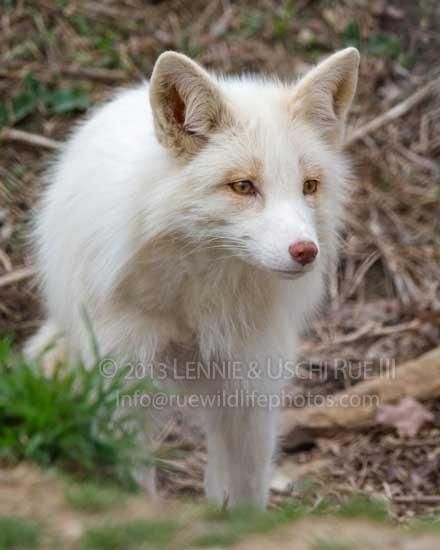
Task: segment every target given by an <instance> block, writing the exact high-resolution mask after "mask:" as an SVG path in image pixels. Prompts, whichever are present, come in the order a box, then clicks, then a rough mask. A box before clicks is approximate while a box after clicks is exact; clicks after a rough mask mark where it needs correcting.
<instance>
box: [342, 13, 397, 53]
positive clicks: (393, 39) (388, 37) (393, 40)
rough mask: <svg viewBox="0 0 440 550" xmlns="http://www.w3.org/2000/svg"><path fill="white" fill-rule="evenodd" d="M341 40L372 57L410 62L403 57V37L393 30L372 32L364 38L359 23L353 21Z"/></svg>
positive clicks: (345, 44)
mask: <svg viewBox="0 0 440 550" xmlns="http://www.w3.org/2000/svg"><path fill="white" fill-rule="evenodd" d="M341 40H342V43H343V45H344V46H354V47H356V48H358V49H360V50H361V51H362V52H363V53H365V54H367V55H370V56H372V57H382V58H386V59H398V58H399V59H400V60H401V61H403V62H408V60H407V59H406V60H405V57H401V55H402V53H403V47H402V43H401V39H400V38H399V36H397V35H396V34H394V33H391V32H377V33H372V34H371V35H370V36H368V38H367V39H365V40H364V39H363V38H362V36H361V30H360V27H359V24H358V23H357V22H356V21H351V22H350V23H349V24H348V25H347V26H346V27H345V29H344V31H343V32H342V34H341Z"/></svg>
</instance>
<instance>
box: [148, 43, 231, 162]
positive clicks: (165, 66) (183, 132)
mask: <svg viewBox="0 0 440 550" xmlns="http://www.w3.org/2000/svg"><path fill="white" fill-rule="evenodd" d="M150 103H151V107H152V111H153V116H154V125H155V131H156V135H157V138H158V140H159V142H160V143H162V144H163V145H165V146H166V147H169V148H171V149H172V150H173V151H174V152H175V153H177V154H193V153H196V152H197V151H198V150H199V149H200V147H201V146H202V145H203V143H204V142H205V140H206V138H207V137H208V135H209V133H210V132H212V131H213V130H215V129H217V128H219V127H220V126H222V125H224V124H225V123H226V121H227V118H228V117H227V110H226V107H225V104H224V101H223V98H222V95H221V92H220V90H219V88H218V87H217V85H216V83H215V81H214V80H213V78H212V77H211V76H210V75H209V74H208V73H207V72H206V71H205V70H204V69H202V67H200V65H198V64H197V63H195V62H194V61H192V60H191V59H189V58H188V57H186V56H185V55H182V54H179V53H176V52H171V51H170V52H165V53H163V54H162V55H161V56H160V57H159V59H158V60H157V62H156V65H155V66H154V70H153V74H152V76H151V83H150Z"/></svg>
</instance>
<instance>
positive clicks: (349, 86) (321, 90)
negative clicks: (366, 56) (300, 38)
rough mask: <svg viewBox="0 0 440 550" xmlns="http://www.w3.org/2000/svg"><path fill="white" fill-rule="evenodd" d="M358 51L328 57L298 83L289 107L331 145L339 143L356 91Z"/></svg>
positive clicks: (292, 112) (346, 51) (350, 49)
mask: <svg viewBox="0 0 440 550" xmlns="http://www.w3.org/2000/svg"><path fill="white" fill-rule="evenodd" d="M359 60H360V56H359V52H358V51H357V50H356V48H346V49H345V50H341V51H340V52H337V53H335V54H333V55H332V56H330V57H329V58H327V59H326V60H325V61H323V62H322V63H320V64H319V65H318V66H317V67H315V68H314V69H313V70H312V71H310V72H309V73H308V74H307V75H306V76H305V77H304V78H303V79H302V80H300V82H299V83H298V84H297V86H296V88H295V90H294V94H293V97H291V98H290V102H289V108H290V111H291V114H292V115H293V116H294V117H295V118H296V117H299V118H306V120H307V121H310V122H311V123H312V124H314V125H315V126H316V127H317V128H318V130H319V131H320V132H321V133H322V134H323V136H324V138H326V139H328V140H330V141H331V142H332V143H333V144H340V143H341V141H342V138H343V135H344V129H345V122H346V118H347V113H348V111H349V109H350V106H351V103H352V101H353V97H354V94H355V92H356V86H357V81H358V71H359Z"/></svg>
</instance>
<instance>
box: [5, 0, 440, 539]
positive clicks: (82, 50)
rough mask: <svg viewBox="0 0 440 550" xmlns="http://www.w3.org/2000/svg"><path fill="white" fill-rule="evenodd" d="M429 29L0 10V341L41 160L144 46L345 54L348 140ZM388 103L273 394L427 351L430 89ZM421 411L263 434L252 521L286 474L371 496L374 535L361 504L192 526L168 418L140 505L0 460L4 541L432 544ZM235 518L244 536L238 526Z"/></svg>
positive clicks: (185, 5) (267, 18) (271, 4)
mask: <svg viewBox="0 0 440 550" xmlns="http://www.w3.org/2000/svg"><path fill="white" fill-rule="evenodd" d="M439 29H440V5H439V4H438V3H437V2H436V1H435V0H424V1H421V2H411V1H409V0H408V1H397V0H396V1H390V2H385V1H383V0H374V1H371V2H367V1H366V0H356V1H353V2H344V1H335V2H327V1H317V0H316V1H313V0H312V1H310V0H296V1H295V2H293V1H287V2H281V1H280V2H278V1H275V0H255V1H250V0H249V1H244V2H240V3H233V2H229V1H228V0H223V1H222V0H211V1H209V2H203V1H201V0H200V1H199V0H196V1H194V2H186V1H183V0H170V1H160V0H159V1H155V2H149V3H147V2H143V1H142V0H114V1H112V0H106V1H103V2H94V1H87V0H77V1H75V0H71V1H66V0H56V1H55V0H54V1H52V0H27V1H25V0H16V1H15V0H6V1H5V2H3V3H2V6H1V7H0V337H4V336H11V337H13V338H14V340H15V342H16V344H17V345H19V344H20V343H21V342H22V341H23V339H24V338H25V337H27V336H28V335H29V334H31V333H32V332H33V331H34V330H35V329H36V328H37V327H38V326H39V325H40V323H41V321H42V317H43V314H42V309H41V305H40V303H39V299H38V293H37V288H36V282H35V278H34V272H33V268H32V259H31V257H30V255H29V251H28V248H27V232H28V227H29V221H30V220H31V219H32V208H33V207H34V205H35V204H36V200H37V197H38V194H39V192H40V190H41V175H42V173H43V171H44V168H45V166H47V163H48V160H49V159H50V156H51V154H53V151H54V150H55V149H56V147H57V144H58V142H60V141H62V140H63V139H64V138H65V137H66V135H67V134H68V131H69V129H70V128H72V126H73V124H74V123H75V121H76V120H77V119H78V117H80V116H81V114H82V113H83V112H84V111H85V110H86V109H87V108H88V107H89V106H91V105H93V104H95V102H97V101H100V100H102V99H103V98H106V97H108V96H109V95H110V94H111V93H112V92H113V90H114V89H115V88H117V87H120V86H123V85H129V84H130V83H133V82H136V81H139V80H141V79H142V78H145V77H148V76H149V75H150V73H151V69H152V66H153V63H154V61H155V59H156V57H157V55H158V54H159V53H161V52H162V51H164V50H166V49H175V50H178V51H181V52H184V53H186V54H188V55H190V56H192V57H194V58H195V59H197V60H198V61H200V62H201V63H203V64H204V65H205V66H206V67H208V68H210V69H214V70H219V71H227V72H240V71H255V72H267V73H275V74H277V75H279V76H281V77H282V78H286V79H288V78H291V79H292V78H296V77H297V76H298V75H301V74H303V73H304V72H305V71H306V70H307V69H308V68H309V67H310V66H311V65H312V64H313V63H315V62H316V61H317V60H318V59H320V58H321V57H323V56H325V55H327V54H329V53H331V52H332V51H334V50H335V49H338V48H342V47H344V46H348V45H354V46H356V47H358V48H359V49H360V51H361V54H362V63H361V72H360V82H359V89H358V93H357V97H356V100H355V105H354V108H353V111H352V114H351V118H350V131H349V136H350V135H353V136H355V135H356V134H355V132H356V131H357V130H359V129H362V131H363V130H364V129H365V125H366V124H367V123H368V122H369V121H371V120H375V119H376V118H377V117H380V116H381V115H382V114H384V113H389V112H390V109H391V108H392V107H393V106H395V105H397V104H402V105H404V106H405V105H406V106H407V104H406V103H405V101H406V99H407V98H408V97H410V96H411V95H412V94H414V93H417V92H418V91H419V90H421V89H423V88H424V86H425V85H427V84H428V85H429V83H430V82H432V81H433V80H434V79H435V78H438V77H439V74H440V70H439V69H438V68H437V67H438V51H440V32H439ZM403 113H404V114H403V115H402V116H396V117H394V118H393V117H389V118H386V119H385V121H384V122H383V123H381V124H379V125H377V127H375V128H373V129H371V128H370V129H367V131H366V132H365V133H363V135H362V136H359V135H358V136H357V137H356V139H355V140H353V141H352V143H351V145H350V153H351V155H352V158H353V161H354V164H355V168H356V172H357V175H358V181H357V183H356V184H355V189H354V190H353V197H352V203H351V206H350V209H349V211H348V213H347V219H346V230H345V233H344V241H343V242H344V244H343V248H342V253H341V261H340V263H339V266H338V268H337V270H336V271H335V272H334V273H332V274H330V291H329V300H328V304H327V306H326V308H325V309H324V310H323V312H322V314H321V315H320V317H319V318H318V319H317V320H316V321H315V322H314V323H313V324H312V326H311V329H310V331H309V332H308V333H307V335H305V336H304V340H303V347H302V355H303V358H304V373H305V374H304V377H302V380H301V381H300V384H298V385H297V387H296V388H295V389H292V392H295V394H298V395H303V396H305V397H306V398H310V397H311V396H316V395H322V396H328V395H332V394H334V393H335V392H339V391H344V390H346V389H347V388H350V387H352V386H354V385H356V384H358V383H361V382H362V381H365V380H367V379H368V378H369V377H370V376H373V375H374V376H378V375H379V376H380V374H381V368H382V367H383V366H384V365H390V364H392V365H394V364H395V365H401V364H402V363H404V362H406V361H408V360H410V359H414V358H417V357H419V356H420V355H421V354H423V353H425V352H427V351H429V350H431V349H433V348H435V347H436V346H438V345H439V343H440V223H439V221H440V183H439V182H440V175H439V171H440V137H439V136H440V116H439V115H440V101H439V99H438V94H436V93H430V94H426V95H425V96H424V97H423V99H422V100H420V101H418V102H416V104H415V105H414V106H412V107H411V108H408V109H407V110H405V109H404V110H403ZM351 132H354V133H351ZM349 139H350V137H349ZM423 407H424V410H425V411H427V412H428V413H430V415H429V416H430V421H429V422H426V423H425V424H423V425H421V426H420V428H419V429H417V430H416V433H415V435H413V436H408V435H405V434H402V432H401V431H399V430H398V429H397V428H396V426H393V423H392V422H391V423H389V424H391V425H388V426H387V425H383V424H380V423H379V422H376V423H375V424H374V425H373V426H372V425H369V426H368V428H366V429H359V430H356V431H353V430H341V431H338V432H336V433H333V434H332V435H331V436H325V435H324V436H319V437H318V436H316V435H309V434H306V435H305V436H304V437H303V438H302V439H300V440H295V441H289V440H288V438H287V440H286V441H283V443H282V446H281V450H280V453H279V455H278V456H277V459H276V468H277V469H276V474H277V478H276V479H275V480H274V490H273V493H272V498H271V504H272V508H273V509H274V511H272V512H271V513H274V514H275V515H276V514H279V515H280V514H281V516H282V512H280V511H279V509H281V510H283V506H290V504H286V502H287V503H289V502H290V500H289V499H291V498H292V496H293V497H294V498H299V499H300V500H301V498H302V497H301V494H298V493H295V490H296V489H294V490H293V492H292V491H290V489H289V490H287V488H289V487H291V484H290V481H292V480H293V481H296V482H298V480H302V483H303V484H304V485H307V483H309V482H310V483H311V485H312V489H310V491H308V493H307V498H308V499H310V502H311V504H310V506H311V508H312V509H313V508H314V507H316V506H318V507H319V503H320V502H321V500H322V499H324V498H330V499H335V502H337V503H338V504H337V505H335V506H336V508H335V510H336V509H337V507H338V506H339V505H340V502H341V501H343V500H344V499H346V498H347V499H352V498H357V497H359V495H367V496H368V497H371V498H373V499H375V501H378V502H381V503H383V504H384V506H385V508H386V511H387V519H386V520H384V521H374V529H373V528H371V522H372V521H373V519H372V518H371V517H370V516H371V514H370V515H369V512H368V513H366V514H364V513H363V511H362V513H361V514H360V516H361V519H358V518H356V519H354V518H352V519H350V520H348V519H347V518H346V517H343V516H342V515H341V514H339V515H338V513H336V512H334V513H332V514H330V515H327V516H324V517H321V516H320V515H319V514H313V513H310V514H303V513H300V512H298V513H297V511H293V512H292V511H291V510H289V512H286V514H287V516H289V514H290V513H291V514H293V515H292V517H295V524H294V525H292V526H291V525H290V524H289V523H288V522H286V524H284V520H283V519H280V518H279V516H278V515H277V516H276V519H273V518H272V516H271V519H270V520H267V519H263V518H260V517H258V518H257V519H258V521H257V520H255V521H254V520H253V519H251V518H250V517H249V516H247V515H246V514H244V516H243V517H244V519H243V518H242V520H241V521H240V518H239V519H238V520H237V521H236V523H234V522H232V523H234V524H233V525H232V527H231V525H229V524H228V523H227V521H226V523H224V520H223V519H219V518H214V520H212V521H211V520H210V519H209V518H208V519H206V518H207V516H206V514H208V512H207V511H206V507H205V506H204V505H203V504H202V503H201V499H200V498H199V497H200V495H201V494H202V485H203V483H202V471H203V465H204V462H205V448H204V441H203V438H202V437H201V435H200V433H199V431H198V430H197V429H196V428H195V427H193V426H187V425H186V424H185V423H183V422H182V420H181V418H180V417H179V416H177V418H176V419H175V420H174V421H173V422H172V424H171V425H170V426H169V427H168V428H167V431H166V433H165V434H164V436H163V440H162V441H161V448H160V450H158V454H161V456H165V457H166V461H167V463H168V466H169V467H168V468H166V469H163V470H161V471H160V472H159V493H160V498H161V503H160V504H153V503H148V502H147V500H146V499H145V498H144V497H142V496H140V495H132V494H124V495H122V496H121V495H119V496H115V493H114V492H113V493H112V491H115V490H116V489H114V488H110V489H108V491H110V493H109V494H110V495H113V497H111V496H109V495H108V494H106V491H107V488H104V489H102V488H100V487H99V488H97V487H92V488H87V487H85V488H84V493H85V495H86V497H84V498H83V499H82V498H81V496H79V497H78V499H77V500H79V503H78V502H76V504H72V500H70V501H69V497H68V496H66V494H68V493H69V491H68V489H66V485H67V486H68V485H69V483H71V482H69V481H66V480H65V479H64V478H59V476H58V474H56V473H54V472H53V471H48V472H45V471H39V470H37V469H36V468H35V467H34V466H28V465H19V466H14V467H11V466H9V465H8V466H7V467H6V466H5V467H4V468H2V469H0V480H1V483H0V516H13V517H12V518H11V517H9V518H6V519H7V521H9V527H8V528H7V529H9V530H10V532H11V533H12V535H11V536H14V532H15V533H17V532H18V533H21V534H23V533H25V534H26V533H28V535H29V537H30V538H29V541H31V539H32V536H33V535H32V532H34V535H35V532H36V531H35V530H34V531H32V528H33V527H32V525H31V526H29V525H28V529H26V527H24V526H20V525H18V526H16V528H14V524H13V523H14V517H15V516H17V518H18V517H21V518H27V519H28V520H33V521H35V522H37V524H38V523H41V524H42V525H44V526H45V527H44V528H43V530H42V534H41V536H42V537H43V539H42V540H43V543H42V544H43V547H46V546H47V547H49V546H50V545H53V547H57V546H56V545H57V544H58V543H59V541H58V543H57V542H56V541H57V540H58V539H57V537H60V539H59V540H62V545H63V546H66V547H69V544H70V545H76V544H82V545H85V546H84V547H87V548H120V547H127V548H129V547H130V544H131V545H132V546H133V547H136V545H139V544H141V542H139V541H142V540H144V541H145V540H148V537H153V538H152V542H151V545H150V546H151V547H154V545H155V544H156V546H157V547H159V548H167V547H170V548H173V547H175V548H182V547H188V548H189V547H192V546H191V545H193V546H194V545H196V543H197V544H199V545H200V546H202V545H205V546H209V545H211V546H217V547H222V546H225V545H226V544H227V543H228V540H229V543H228V544H234V545H236V547H237V548H259V547H261V548H271V546H270V544H272V547H273V548H280V547H284V545H285V546H286V547H288V544H294V546H292V547H294V548H298V549H299V548H316V549H319V548H321V549H324V548H327V549H331V548H334V549H336V548H340V549H342V548H351V547H355V548H363V546H361V544H363V542H360V541H365V548H377V547H383V548H427V549H433V548H437V547H439V544H438V541H437V539H436V538H435V540H436V541H437V542H436V544H434V543H433V540H434V539H433V538H432V537H437V536H439V535H435V529H436V523H437V518H438V513H439V509H440V498H437V497H438V496H439V495H440V474H439V472H440V430H439V428H438V426H439V425H440V399H438V398H433V399H429V400H427V401H425V402H424V403H423ZM403 414H405V411H404V412H403ZM72 483H73V482H72ZM75 490H77V492H79V493H81V489H78V488H76V489H75ZM87 491H88V492H87ZM94 491H95V492H96V493H97V494H98V495H99V496H96V495H95V497H94V496H93V492H94ZM100 491H101V492H102V494H101V493H100ZM73 492H74V491H73ZM87 495H88V496H87ZM91 495H92V496H91ZM103 495H104V496H103ZM83 496H84V495H83ZM70 498H71V499H72V498H73V502H75V497H72V496H71V495H70ZM94 498H95V500H96V502H97V504H96V507H97V508H98V509H97V510H90V511H87V510H83V507H84V506H85V507H86V505H85V504H84V502H85V501H87V500H91V501H92V502H93V501H94ZM115 502H116V503H118V502H124V504H123V506H121V507H118V506H117V505H116V506H115ZM43 503H44V507H43V505H42V504H43ZM92 508H93V504H92ZM277 510H278V512H277ZM174 511H175V512H174ZM308 512H310V510H309V509H308ZM295 514H297V515H295ZM309 515H313V517H308V516H309ZM373 515H374V514H373ZM364 516H365V517H364ZM282 517H284V516H282ZM289 517H290V516H289ZM136 518H138V519H140V520H148V521H150V520H151V521H150V523H149V524H148V525H147V524H142V522H141V523H140V524H139V525H134V526H133V525H132V526H131V528H126V527H127V526H125V527H124V526H121V529H119V531H118V529H116V531H112V533H113V534H111V535H109V536H110V538H109V539H108V540H107V539H106V538H105V535H104V534H103V532H98V534H96V533H95V534H93V532H92V534H91V535H89V538H87V535H86V534H85V533H87V531H88V529H89V528H92V527H97V526H98V525H100V524H103V525H105V526H107V527H105V529H107V528H108V530H111V526H116V525H117V523H118V522H121V523H122V522H128V521H131V520H135V519H136ZM414 518H423V519H422V520H420V521H425V520H426V525H424V527H423V529H425V528H426V529H428V528H429V530H430V531H432V533H431V534H429V535H428V534H426V532H424V534H419V531H418V528H414V529H413V528H412V527H410V525H411V524H412V522H413V521H415V520H414ZM426 518H428V519H426ZM6 519H5V521H6ZM0 521H1V519H0ZM17 521H18V520H17ZM228 521H229V520H228ZM11 522H12V523H11ZM167 522H169V523H167ZM222 522H223V523H222ZM254 523H255V525H260V524H261V525H263V526H267V525H269V526H268V527H267V531H268V532H267V533H264V534H262V533H258V534H257V535H252V534H251V533H252V532H253V530H254V528H253V527H252V526H253V525H254ZM218 524H220V525H221V526H223V527H221V528H218ZM244 524H245V525H248V524H250V525H251V527H249V529H248V530H246V528H245V527H244V526H243V525H244ZM428 524H429V525H428ZM5 525H6V524H5ZM5 525H3V529H2V524H1V523H0V533H1V532H2V531H3V533H5V532H6V531H5ZM188 525H189V526H190V528H188ZM225 525H226V527H225ZM182 526H184V527H182ZM34 527H35V526H34ZM272 527H277V529H276V530H274V531H272ZM14 529H15V531H14ZM105 529H104V530H105ZM220 531H221V532H220ZM223 531H225V532H223ZM230 531H232V534H231V532H230ZM255 531H257V532H258V528H257V527H255ZM127 532H128V534H127ZM208 534H212V535H213V537H214V538H213V539H209V536H208ZM35 536H37V535H35ZM112 536H113V537H114V540H112V539H111V537H112ZM216 536H219V537H220V538H219V539H218V540H217V539H216V538H215V537H216ZM255 536H258V539H257V540H256V539H255V538H254V537H255ZM84 537H86V538H87V540H86V539H85V538H84ZM118 537H122V539H118ZM124 537H128V538H124ZM130 537H131V538H130ZM154 537H156V538H154ZM160 537H163V538H162V539H161V538H160ZM203 537H205V539H203ZM222 537H223V538H222ZM228 537H229V539H228ZM429 537H431V538H429ZM69 540H70V542H69ZM118 540H122V541H123V542H122V543H121V542H118ZM130 540H131V542H130ZM216 540H217V542H216ZM378 540H382V542H381V544H379V543H378V542H377V541H378ZM102 541H104V542H102ZM115 541H116V542H115ZM164 541H165V542H164ZM197 541H198V542H197ZM291 541H294V543H293V542H291ZM383 541H389V542H386V543H385V542H383ZM211 543H212V544H211ZM29 544H31V542H29ZM100 544H101V546H100ZM332 544H333V546H332ZM87 545H89V546H87ZM161 545H162V546H161ZM167 545H168V546H167ZM173 545H174V546H173ZM179 545H180V546H179ZM350 545H351V546H350ZM150 546H148V545H147V546H145V547H150ZM3 547H4V548H6V547H7V546H6V545H5V544H3V546H2V541H1V536H0V548H3ZM58 547H59V546H58ZM72 547H73V546H72ZM140 547H142V545H141V546H140Z"/></svg>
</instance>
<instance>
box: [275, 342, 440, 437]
mask: <svg viewBox="0 0 440 550" xmlns="http://www.w3.org/2000/svg"><path fill="white" fill-rule="evenodd" d="M389 374H390V377H384V376H382V377H381V376H378V377H376V378H374V379H372V380H367V381H365V382H361V383H359V384H357V385H356V386H353V387H352V388H349V389H348V390H346V391H344V392H339V393H337V394H336V395H334V396H333V398H334V399H333V401H332V403H331V406H330V405H325V404H324V405H322V406H315V407H305V408H304V409H287V410H285V411H284V415H283V425H282V435H283V436H285V437H286V440H290V438H292V437H293V438H295V433H296V432H297V433H301V434H302V435H301V437H303V434H304V432H305V431H306V432H308V433H309V434H313V435H326V434H329V433H331V432H334V431H338V430H347V429H348V430H350V429H359V428H365V427H368V426H371V425H372V424H375V417H376V411H377V409H378V406H380V405H384V404H386V403H395V402H397V401H400V400H401V399H402V398H404V397H413V398H414V399H420V400H426V399H431V398H434V397H438V396H440V347H438V348H435V349H434V350H432V351H430V352H429V353H425V354H424V355H422V356H421V357H419V358H418V359H415V360H414V361H408V362H407V363H404V364H402V365H400V366H399V367H397V368H396V369H395V370H394V371H391V372H390V373H389Z"/></svg>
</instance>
